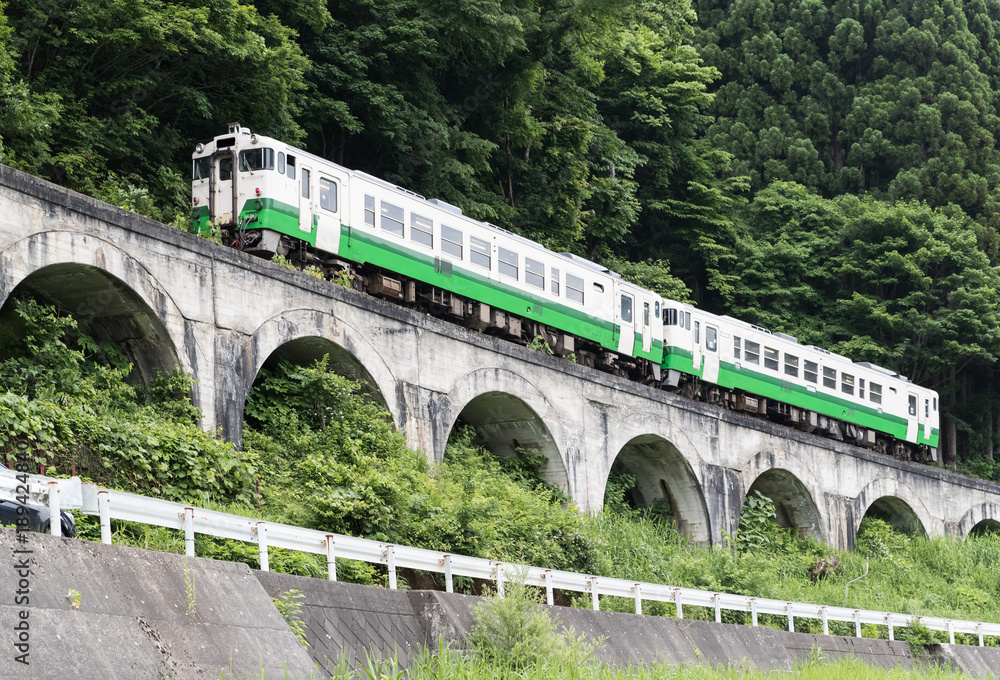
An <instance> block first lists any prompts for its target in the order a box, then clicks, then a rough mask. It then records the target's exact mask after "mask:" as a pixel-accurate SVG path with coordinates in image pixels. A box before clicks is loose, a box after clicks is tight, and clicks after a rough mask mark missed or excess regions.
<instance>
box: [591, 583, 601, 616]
mask: <svg viewBox="0 0 1000 680" xmlns="http://www.w3.org/2000/svg"><path fill="white" fill-rule="evenodd" d="M588 583H590V599H591V602H592V603H593V605H594V611H595V612H596V611H600V609H601V603H600V601H599V600H598V599H597V577H596V576H591V577H590V579H589V580H588Z"/></svg>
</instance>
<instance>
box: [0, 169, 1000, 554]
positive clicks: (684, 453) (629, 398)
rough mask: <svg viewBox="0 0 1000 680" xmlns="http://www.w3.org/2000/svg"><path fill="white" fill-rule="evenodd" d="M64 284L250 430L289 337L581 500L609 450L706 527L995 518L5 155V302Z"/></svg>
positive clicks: (953, 530)
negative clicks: (769, 516) (518, 452)
mask: <svg viewBox="0 0 1000 680" xmlns="http://www.w3.org/2000/svg"><path fill="white" fill-rule="evenodd" d="M18 289H20V290H29V291H31V292H32V293H34V294H35V295H38V296H41V297H42V298H43V299H50V300H53V301H57V302H58V303H59V304H60V305H61V307H62V308H63V309H67V310H69V311H71V312H73V313H74V314H76V315H78V317H79V318H80V319H81V320H82V322H83V323H84V326H85V328H86V329H87V330H88V331H90V332H91V333H93V334H95V335H97V336H98V337H100V338H102V339H103V338H108V339H113V340H118V341H121V342H123V343H124V344H125V345H126V347H127V348H128V350H129V352H130V353H131V354H132V358H133V360H134V363H135V365H136V366H137V367H139V369H138V370H139V371H140V372H144V373H147V374H148V373H149V372H151V371H152V370H154V369H155V368H156V367H158V366H159V367H167V368H169V367H171V366H173V365H174V364H177V365H179V366H180V367H181V368H183V369H184V370H185V371H188V372H190V373H192V374H193V375H194V376H195V378H196V379H197V384H196V387H195V394H194V397H195V401H196V403H197V404H198V405H199V406H200V407H201V408H202V410H203V412H204V413H205V420H204V425H205V426H206V427H208V428H216V427H219V428H221V429H222V431H223V433H224V434H225V435H226V436H228V437H229V438H231V439H232V440H233V441H239V439H240V436H241V427H242V414H243V406H244V403H245V400H246V397H247V394H248V392H249V390H250V387H251V386H252V384H253V381H254V379H255V377H256V376H257V374H258V371H259V370H260V369H261V367H262V366H264V364H265V362H266V361H268V360H273V359H274V356H275V355H286V356H291V357H293V358H298V359H311V358H315V357H319V356H322V354H324V353H330V355H331V361H332V363H333V365H334V366H335V367H336V368H337V369H338V370H340V371H342V372H344V373H346V374H348V375H352V376H354V377H358V378H363V379H365V380H366V381H367V382H368V383H369V384H370V386H371V388H372V390H373V391H374V392H376V393H377V395H378V396H379V397H380V398H381V399H382V400H383V401H384V402H385V404H386V405H387V407H388V408H389V410H390V411H391V413H392V416H393V419H394V421H395V424H396V425H397V426H398V427H399V428H401V429H403V430H405V431H406V434H407V437H408V438H409V441H410V443H411V444H412V445H414V446H416V447H419V448H420V449H422V450H423V451H425V452H427V454H428V455H429V456H433V457H434V458H435V459H438V460H440V458H441V457H442V456H443V454H444V448H445V443H446V441H447V438H448V435H449V433H450V432H451V429H452V427H453V426H454V424H455V422H456V421H457V419H458V418H459V417H460V416H461V417H462V418H463V419H464V420H465V421H467V422H470V423H471V424H472V425H474V426H475V428H476V430H477V433H478V434H479V436H480V438H481V439H482V440H483V441H484V442H486V443H487V444H488V445H489V446H490V448H491V449H492V450H494V451H497V452H500V453H504V452H510V451H513V450H514V449H515V448H517V447H523V448H529V449H530V448H534V449H537V450H539V451H540V452H542V453H543V454H544V455H546V456H547V457H548V459H549V463H548V466H547V467H546V469H545V470H544V472H545V475H546V476H547V478H548V479H550V480H551V481H552V482H554V483H556V484H559V485H561V486H562V487H563V488H564V489H565V490H566V491H568V492H569V494H570V495H571V496H572V497H573V498H574V500H575V501H576V502H577V504H578V505H579V506H580V507H581V508H582V509H583V510H589V511H594V510H597V509H599V508H600V506H601V504H602V503H603V498H604V489H605V486H606V483H607V479H608V474H609V472H610V470H611V468H612V465H614V464H615V463H616V461H617V462H618V464H620V465H621V466H623V467H625V468H626V470H627V471H629V472H631V473H632V474H633V476H635V477H636V478H637V479H638V480H639V482H640V483H639V488H638V489H637V493H638V494H639V496H641V500H643V501H645V502H651V501H654V500H657V499H659V498H665V499H667V500H668V502H669V503H670V505H671V507H672V508H673V511H674V515H675V517H676V518H677V521H678V522H679V524H680V526H681V528H682V529H683V530H684V531H685V532H686V533H687V535H689V536H690V537H691V538H692V539H694V540H696V541H699V542H703V543H716V542H718V541H720V540H721V537H722V536H723V533H724V532H728V533H730V534H732V533H734V532H735V530H736V528H737V527H738V524H739V513H740V510H741V508H742V505H743V500H744V498H745V497H746V495H747V493H748V492H749V491H750V490H751V489H752V488H756V489H760V490H762V492H763V493H765V494H766V495H768V496H770V497H771V498H772V499H773V500H774V501H775V504H776V505H777V506H778V510H779V516H780V517H781V519H782V520H783V521H784V522H785V523H787V524H789V525H790V526H795V527H797V528H798V530H799V531H800V532H801V533H803V534H809V535H812V536H814V537H816V538H818V539H821V540H824V541H826V542H828V543H830V544H831V545H833V546H835V547H837V548H850V547H852V546H853V542H854V537H855V534H856V532H857V529H858V526H859V524H860V522H861V519H862V518H863V517H864V515H865V513H866V512H868V511H869V510H871V509H872V508H876V509H880V510H882V511H885V512H887V513H888V514H890V515H892V516H893V519H894V520H895V521H897V522H898V523H899V524H914V525H917V526H918V528H920V529H921V530H922V531H924V532H926V533H927V534H931V535H941V534H947V535H952V536H956V537H965V536H966V535H968V533H969V531H971V530H972V528H973V527H974V526H975V525H976V524H980V523H982V522H987V523H989V522H993V523H995V522H998V521H1000V485H996V484H990V483H987V482H984V481H980V480H975V479H969V478H966V477H963V476H961V475H957V474H953V473H951V472H948V471H944V470H940V469H936V468H931V467H927V466H923V465H918V464H913V463H904V462H899V461H895V460H893V459H892V458H890V457H887V456H882V455H878V454H875V453H872V452H869V451H865V450H863V449H859V448H857V447H853V446H847V445H844V444H840V443H837V442H833V441H830V440H827V439H823V438H820V437H817V436H813V435H808V434H804V433H801V432H797V431H795V430H792V429H789V428H785V427H781V426H778V425H774V424H771V423H768V422H764V421H760V420H757V419H754V418H750V417H747V416H742V415H739V414H735V413H731V412H727V411H724V410H721V409H718V408H715V407H712V406H709V405H706V404H702V403H696V402H691V401H687V400H685V399H682V398H680V397H678V396H674V395H671V394H667V393H665V392H662V391H658V390H655V389H652V388H649V387H645V386H641V385H637V384H635V383H630V382H628V381H626V380H624V379H620V378H616V377H612V376H608V375H605V374H602V373H600V372H598V371H596V370H592V369H587V368H584V367H581V366H577V365H575V364H571V363H569V362H567V361H564V360H560V359H557V358H554V357H549V356H545V355H543V354H541V353H540V352H534V351H531V350H528V349H526V348H522V347H519V346H516V345H513V344H511V343H507V342H503V341H501V340H497V339H494V338H491V337H489V336H487V335H484V334H481V333H472V332H469V331H467V330H465V329H463V328H461V327H458V326H454V325H452V324H448V323H445V322H443V321H439V320H436V319H434V318H431V317H429V316H427V315H425V314H422V313H420V312H418V311H414V310H409V309H404V308H401V307H398V306H394V305H391V304H389V303H385V302H382V301H380V300H377V299H374V298H371V297H368V296H365V295H361V294H359V293H357V292H355V291H352V290H345V289H344V288H341V287H339V286H336V285H334V284H332V283H329V282H326V281H322V280H319V279H315V278H313V277H310V276H306V275H303V274H301V273H298V272H294V271H289V270H286V269H283V268H281V267H278V266H277V265H273V264H271V263H268V262H263V261H261V260H259V259H255V258H253V257H251V256H249V255H246V254H243V253H239V252H236V251H233V250H231V249H228V248H224V247H221V246H217V245H215V244H212V243H210V242H208V241H206V240H205V239H201V238H198V237H195V236H194V235H192V234H185V233H182V232H180V231H178V230H176V229H171V228H169V227H165V226H163V225H160V224H157V223H154V222H151V221H150V220H146V219H144V218H141V217H139V216H137V215H135V214H133V213H128V212H126V211H124V210H120V209H118V208H115V207H113V206H110V205H107V204H105V203H101V202H99V201H94V200H92V199H89V198H86V197H83V196H81V195H79V194H76V193H73V192H70V191H67V190H65V189H62V188H60V187H56V186H54V185H52V184H49V183H47V182H44V181H42V180H39V179H37V178H34V177H31V176H29V175H25V174H23V173H19V172H17V171H14V170H11V169H10V168H7V167H3V166H0V304H3V303H4V302H6V300H7V299H8V298H9V297H10V295H11V294H12V293H14V292H15V291H16V290H18Z"/></svg>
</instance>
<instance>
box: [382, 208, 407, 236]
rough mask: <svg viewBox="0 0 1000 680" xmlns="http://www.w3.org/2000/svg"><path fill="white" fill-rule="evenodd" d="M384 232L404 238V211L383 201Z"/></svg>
mask: <svg viewBox="0 0 1000 680" xmlns="http://www.w3.org/2000/svg"><path fill="white" fill-rule="evenodd" d="M381 224H382V230H383V231H387V232H389V233H390V234H392V235H393V236H398V237H399V238H403V209H402V208H400V207H399V206H398V205H393V204H392V203H387V202H385V201H382V223H381Z"/></svg>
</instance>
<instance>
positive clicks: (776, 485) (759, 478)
mask: <svg viewBox="0 0 1000 680" xmlns="http://www.w3.org/2000/svg"><path fill="white" fill-rule="evenodd" d="M741 478H742V482H743V488H744V489H746V492H745V493H744V499H745V498H746V497H747V496H749V495H750V494H752V493H753V492H754V491H760V492H761V493H762V494H763V495H765V496H767V497H768V498H770V499H771V501H773V502H774V509H775V512H776V515H777V521H778V524H779V525H781V526H786V527H794V528H795V529H796V530H797V531H798V533H799V535H800V536H802V537H805V536H810V537H812V538H814V539H816V540H817V541H828V540H829V534H830V531H829V529H830V527H829V522H828V518H826V517H824V516H823V513H822V511H821V510H820V505H819V502H818V500H817V499H822V498H823V486H822V485H821V484H820V482H819V479H818V478H817V477H816V475H815V473H814V472H813V470H812V468H811V467H809V466H808V465H806V464H805V462H804V461H803V460H802V459H801V458H799V457H798V456H796V455H794V454H791V453H789V452H788V451H784V450H782V449H766V450H764V451H759V452H758V453H757V454H756V455H754V457H753V458H751V459H750V460H749V461H747V463H746V465H744V466H743V470H742V471H741ZM741 507H742V504H741ZM738 524H739V522H738V519H737V526H738Z"/></svg>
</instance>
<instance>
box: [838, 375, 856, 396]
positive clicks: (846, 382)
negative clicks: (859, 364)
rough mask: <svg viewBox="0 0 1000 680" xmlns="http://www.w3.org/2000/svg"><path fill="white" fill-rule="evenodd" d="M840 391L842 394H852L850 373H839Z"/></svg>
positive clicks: (851, 376) (852, 379) (852, 385)
mask: <svg viewBox="0 0 1000 680" xmlns="http://www.w3.org/2000/svg"><path fill="white" fill-rule="evenodd" d="M840 391H841V392H843V393H844V394H854V376H853V375H851V374H850V373H841V374H840Z"/></svg>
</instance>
